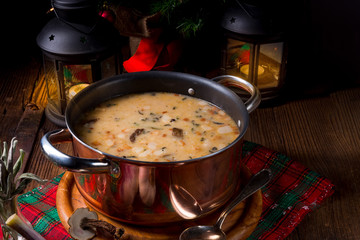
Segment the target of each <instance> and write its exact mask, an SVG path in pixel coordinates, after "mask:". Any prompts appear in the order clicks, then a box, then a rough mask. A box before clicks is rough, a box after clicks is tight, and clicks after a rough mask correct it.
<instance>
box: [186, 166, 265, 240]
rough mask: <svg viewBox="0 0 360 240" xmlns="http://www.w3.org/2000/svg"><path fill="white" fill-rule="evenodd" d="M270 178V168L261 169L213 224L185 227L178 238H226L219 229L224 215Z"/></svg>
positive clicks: (218, 239) (212, 239)
mask: <svg viewBox="0 0 360 240" xmlns="http://www.w3.org/2000/svg"><path fill="white" fill-rule="evenodd" d="M271 178H272V174H271V170H270V169H263V170H261V171H260V172H258V173H256V174H255V175H254V176H252V177H251V178H250V180H249V182H248V183H247V184H246V186H245V187H244V188H243V190H242V191H241V192H240V193H239V195H238V196H237V197H236V198H235V199H234V200H233V201H232V202H231V203H230V204H229V205H228V206H227V207H226V208H225V209H224V210H223V212H222V213H221V214H220V217H219V218H218V220H217V221H216V223H215V225H214V226H201V225H199V226H193V227H189V228H187V229H185V230H184V231H183V232H182V233H181V235H180V237H179V239H180V240H190V239H192V240H194V239H201V240H206V239H208V240H210V239H211V240H215V239H216V240H222V239H226V234H225V233H224V231H222V230H221V226H222V224H223V223H224V220H225V218H226V216H227V215H228V214H229V213H230V212H231V210H233V208H234V207H236V205H237V204H238V203H240V202H241V201H243V200H245V199H246V198H247V197H249V196H251V195H252V194H253V193H255V192H256V191H257V190H258V189H260V188H261V187H263V186H265V185H266V184H267V183H268V182H269V181H270V179H271Z"/></svg>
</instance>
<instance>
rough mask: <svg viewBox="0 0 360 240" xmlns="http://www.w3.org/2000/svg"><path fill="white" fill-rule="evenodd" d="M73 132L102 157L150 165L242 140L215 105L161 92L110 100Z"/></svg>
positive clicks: (209, 150)
mask: <svg viewBox="0 0 360 240" xmlns="http://www.w3.org/2000/svg"><path fill="white" fill-rule="evenodd" d="M75 131H76V133H77V135H78V136H79V138H80V139H81V140H82V141H84V142H85V143H86V144H88V145H90V146H92V147H94V148H96V149H99V150H101V151H103V152H106V153H109V154H112V155H116V156H119V157H124V158H129V159H136V160H141V161H150V162H164V161H166V162H171V161H181V160H188V159H193V158H197V157H201V156H206V155H208V154H210V153H213V152H216V151H218V150H220V149H222V148H224V147H226V146H227V145H229V144H230V143H231V142H233V141H234V140H235V139H236V138H237V137H238V136H239V130H238V127H237V126H236V123H235V122H234V120H233V119H232V118H231V117H230V116H229V115H227V114H226V113H225V112H224V111H223V110H221V109H220V108H218V107H217V106H215V105H213V104H211V103H209V102H206V101H204V100H201V99H197V98H193V97H189V96H185V95H180V94H174V93H163V92H154V93H143V94H132V95H126V96H122V97H117V98H114V99H111V100H109V101H106V102H104V103H102V104H100V105H99V106H97V107H96V108H94V109H92V110H91V111H89V112H87V113H85V114H84V116H83V118H82V119H81V120H80V121H79V123H78V125H77V126H76V130H75Z"/></svg>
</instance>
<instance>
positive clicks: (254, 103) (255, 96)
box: [211, 75, 261, 113]
mask: <svg viewBox="0 0 360 240" xmlns="http://www.w3.org/2000/svg"><path fill="white" fill-rule="evenodd" d="M211 80H213V81H216V82H218V83H220V84H222V85H224V86H226V87H237V88H241V89H243V90H245V91H247V92H248V93H250V98H249V99H248V100H246V101H245V103H244V104H245V107H246V110H247V111H248V112H249V113H251V112H252V111H254V110H255V109H256V108H257V107H258V106H259V105H260V102H261V94H260V91H259V89H258V88H257V87H256V86H254V85H253V84H251V83H249V82H248V81H246V80H244V79H242V78H239V77H235V76H232V75H221V76H217V77H215V78H212V79H211Z"/></svg>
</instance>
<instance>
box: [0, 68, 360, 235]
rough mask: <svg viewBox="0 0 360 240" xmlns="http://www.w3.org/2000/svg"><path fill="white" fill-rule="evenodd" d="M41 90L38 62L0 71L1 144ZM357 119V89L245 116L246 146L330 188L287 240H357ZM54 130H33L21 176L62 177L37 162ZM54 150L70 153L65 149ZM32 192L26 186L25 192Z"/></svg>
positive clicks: (40, 98)
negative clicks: (289, 162)
mask: <svg viewBox="0 0 360 240" xmlns="http://www.w3.org/2000/svg"><path fill="white" fill-rule="evenodd" d="M43 86H44V82H43V77H42V73H41V64H40V63H39V62H36V61H31V62H29V63H28V64H25V65H21V66H14V67H13V68H10V69H6V71H4V70H2V71H0V126H1V128H0V139H1V140H2V141H3V140H7V141H9V140H10V139H11V137H12V136H14V135H15V133H16V131H17V128H18V126H19V122H21V121H20V120H21V118H22V116H24V114H26V113H25V106H26V105H27V104H28V103H30V102H40V103H44V102H45V101H46V97H45V94H44V92H43V89H44V87H43ZM359 119H360V86H359V88H349V89H345V90H337V91H334V92H333V93H331V94H328V95H325V96H321V97H312V98H304V99H299V100H287V101H286V102H285V103H284V104H282V105H278V106H273V107H266V108H265V107H260V108H258V109H257V110H255V111H254V112H253V113H251V115H250V125H249V129H248V131H247V133H246V135H245V138H246V139H247V140H249V141H253V142H256V143H259V144H262V145H264V146H266V147H268V148H271V149H274V150H276V151H279V152H282V153H284V154H286V155H288V156H289V157H291V158H292V159H294V160H296V161H299V162H300V163H302V164H303V165H305V166H307V167H308V168H310V169H311V170H314V171H316V172H317V173H319V174H321V175H323V176H325V177H327V178H329V179H330V180H331V181H332V182H333V183H334V184H335V185H336V191H335V194H334V195H333V196H332V197H331V198H329V199H327V200H326V201H325V202H324V204H323V205H322V206H320V207H319V208H318V209H317V210H316V211H314V212H312V213H311V214H309V215H308V216H306V217H305V219H304V220H303V221H302V222H301V223H300V225H299V226H298V227H297V228H296V229H295V231H294V232H293V233H292V234H291V235H290V236H289V237H288V238H287V239H289V240H300V239H301V240H302V239H348V240H354V239H360V228H359V216H360V191H359V186H360V178H359V177H358V176H359V173H360V164H359V161H360V150H359V149H360V147H359V146H360V122H359ZM20 125H21V124H20ZM57 128H59V127H57V126H55V125H54V124H52V123H51V122H49V121H48V120H47V119H46V118H42V120H41V121H40V124H39V127H38V130H34V129H33V131H34V132H36V135H35V136H34V139H33V141H34V143H33V147H32V150H30V153H28V154H29V161H28V164H27V167H26V169H25V170H26V171H28V172H33V173H35V174H37V175H39V176H41V177H43V178H48V179H50V178H52V177H54V176H56V175H58V174H59V173H61V172H63V170H62V169H60V168H58V167H56V166H55V165H54V164H52V163H51V162H50V161H48V160H47V159H46V158H45V157H44V156H43V154H42V153H41V149H40V145H39V143H40V139H41V137H42V135H43V134H44V133H46V132H48V131H51V130H54V129H57ZM30 145H31V144H30ZM59 149H60V150H62V151H64V152H66V153H69V154H71V152H72V150H71V146H70V145H69V144H67V145H61V146H59ZM35 186H37V184H36V183H32V184H31V185H30V186H29V187H28V189H27V190H30V189H32V188H33V187H35Z"/></svg>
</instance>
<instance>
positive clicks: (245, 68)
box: [240, 64, 265, 76]
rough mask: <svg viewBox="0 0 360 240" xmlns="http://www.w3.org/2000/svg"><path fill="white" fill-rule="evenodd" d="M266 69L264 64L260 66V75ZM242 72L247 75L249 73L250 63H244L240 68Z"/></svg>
mask: <svg viewBox="0 0 360 240" xmlns="http://www.w3.org/2000/svg"><path fill="white" fill-rule="evenodd" d="M264 71H265V69H264V68H263V67H262V66H258V76H260V75H262V74H264ZM240 72H242V73H243V74H245V75H246V76H247V75H249V64H246V65H243V66H242V67H241V68H240Z"/></svg>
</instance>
